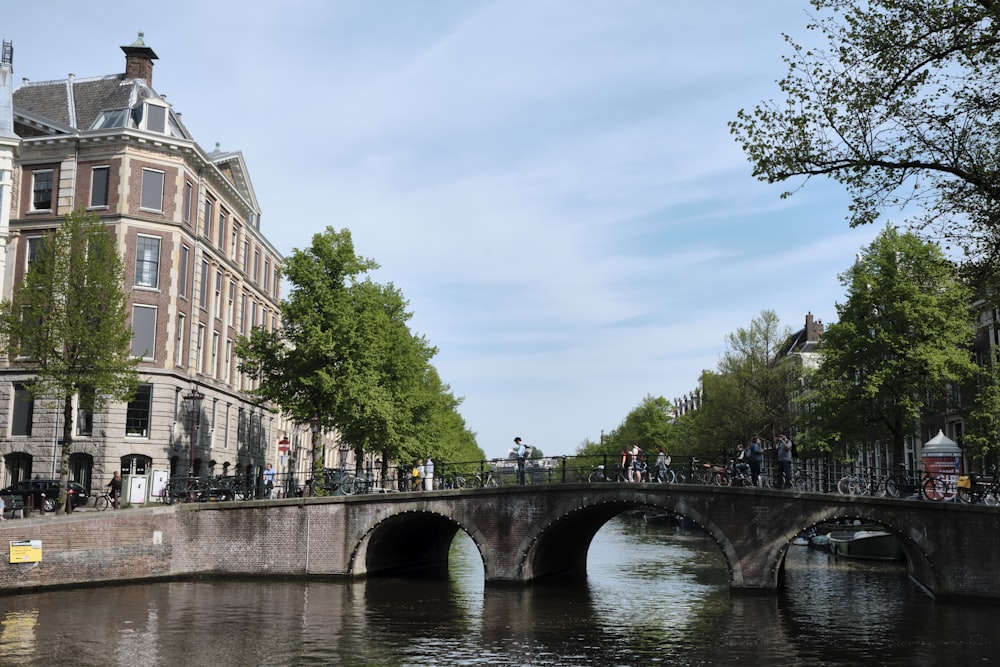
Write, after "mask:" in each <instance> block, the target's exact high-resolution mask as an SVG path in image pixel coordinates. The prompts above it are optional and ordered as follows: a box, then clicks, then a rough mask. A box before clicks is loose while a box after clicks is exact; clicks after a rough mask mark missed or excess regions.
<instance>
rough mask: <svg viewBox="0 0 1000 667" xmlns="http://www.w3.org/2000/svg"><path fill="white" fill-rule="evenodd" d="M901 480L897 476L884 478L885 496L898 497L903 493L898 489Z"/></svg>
mask: <svg viewBox="0 0 1000 667" xmlns="http://www.w3.org/2000/svg"><path fill="white" fill-rule="evenodd" d="M900 482H901V480H900V479H899V478H898V477H890V478H888V479H887V480H885V495H886V497H887V498H899V497H900V496H901V495H903V492H902V491H901V490H900V486H901V484H900Z"/></svg>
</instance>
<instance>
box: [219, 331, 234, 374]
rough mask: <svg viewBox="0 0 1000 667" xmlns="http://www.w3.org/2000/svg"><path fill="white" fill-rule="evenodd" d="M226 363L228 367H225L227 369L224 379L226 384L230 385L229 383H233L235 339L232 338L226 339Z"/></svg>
mask: <svg viewBox="0 0 1000 667" xmlns="http://www.w3.org/2000/svg"><path fill="white" fill-rule="evenodd" d="M224 363H225V364H226V367H225V369H224V370H223V372H222V379H223V381H224V382H227V383H229V382H232V381H233V378H232V374H233V339H232V338H227V339H226V359H225V362H224Z"/></svg>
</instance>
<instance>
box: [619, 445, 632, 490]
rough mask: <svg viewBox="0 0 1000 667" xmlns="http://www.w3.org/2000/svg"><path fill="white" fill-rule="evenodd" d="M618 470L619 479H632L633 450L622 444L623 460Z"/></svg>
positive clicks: (629, 480) (628, 480) (627, 480)
mask: <svg viewBox="0 0 1000 667" xmlns="http://www.w3.org/2000/svg"><path fill="white" fill-rule="evenodd" d="M618 471H619V473H618V479H619V480H622V479H624V480H625V481H626V482H631V481H632V452H631V450H630V449H629V448H628V447H625V446H622V460H621V461H620V462H619V463H618Z"/></svg>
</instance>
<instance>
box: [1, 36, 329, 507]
mask: <svg viewBox="0 0 1000 667" xmlns="http://www.w3.org/2000/svg"><path fill="white" fill-rule="evenodd" d="M121 49H122V51H124V53H125V72H124V73H122V74H112V75H108V76H98V77H91V78H77V77H75V76H74V75H72V74H71V75H69V77H68V78H66V79H63V80H58V81H44V82H27V81H25V82H24V83H23V85H21V86H20V87H19V88H18V89H17V90H13V89H12V82H11V76H12V49H11V48H9V44H8V43H4V46H3V60H2V62H0V203H2V206H0V243H2V244H3V249H4V251H3V252H0V268H2V269H3V271H2V273H0V276H2V284H0V288H2V295H3V297H4V298H10V296H11V294H12V290H13V289H14V287H15V286H16V285H18V284H19V283H20V282H21V281H23V279H24V275H25V272H26V270H27V267H28V265H29V264H30V262H31V261H32V258H33V254H34V252H35V249H36V248H37V247H38V245H37V244H38V243H39V241H40V240H41V239H42V238H43V237H45V236H46V235H48V234H51V233H52V232H53V230H54V229H55V228H56V227H57V226H58V225H59V224H60V223H61V222H62V220H63V219H64V218H65V216H66V215H67V214H68V213H70V212H72V211H73V210H76V209H85V210H86V211H88V212H90V213H93V214H96V215H97V216H99V217H100V219H101V220H102V221H103V222H104V223H105V224H107V225H109V226H110V227H113V228H114V232H115V234H116V236H117V238H118V242H119V249H120V252H121V254H122V256H123V258H124V261H125V268H126V276H127V277H126V285H125V287H126V290H127V291H128V292H129V294H130V296H129V310H130V323H131V326H132V330H133V342H132V351H133V354H134V355H135V356H137V357H139V358H141V364H140V366H139V370H140V373H141V382H142V384H141V385H140V387H139V392H138V394H137V395H136V397H135V398H134V400H132V401H131V402H129V403H127V404H125V403H119V404H112V405H110V407H109V409H108V410H107V411H106V412H104V413H103V414H90V413H89V412H88V411H86V410H84V409H79V410H77V411H76V413H75V418H74V420H75V423H74V425H73V429H74V434H75V436H74V441H73V445H72V449H71V454H70V462H71V471H70V477H71V478H72V479H76V480H77V481H79V482H80V483H82V484H84V486H87V487H90V488H94V487H97V486H103V485H104V484H105V483H106V482H107V480H108V479H110V477H111V475H112V473H113V472H114V471H115V470H121V472H122V473H124V474H133V473H137V474H142V473H148V472H150V470H169V471H170V473H171V474H177V475H182V476H184V475H187V472H188V467H189V466H190V465H192V461H191V460H192V458H193V472H194V474H195V475H208V474H215V475H220V474H230V475H232V474H240V475H247V476H255V475H257V474H258V472H259V471H260V469H261V468H263V466H264V465H265V463H267V462H272V463H274V464H275V467H276V468H278V469H279V471H282V472H285V471H290V472H294V471H295V469H296V467H300V468H301V470H302V472H303V473H305V471H306V470H307V469H308V467H309V456H308V455H307V449H308V447H309V440H310V438H309V435H310V434H309V429H308V425H305V427H304V428H297V427H295V426H294V425H291V424H286V423H285V422H284V421H283V420H282V418H281V417H280V415H278V414H276V413H275V412H273V411H271V410H269V409H268V407H267V406H264V405H261V404H260V403H259V402H257V401H255V400H252V398H251V397H250V396H249V395H248V394H247V393H246V390H248V389H251V388H252V387H251V384H250V381H249V380H248V378H247V377H245V376H244V375H242V374H240V373H239V372H238V370H237V366H236V358H235V355H234V350H233V345H234V340H235V337H236V336H237V335H238V334H244V335H248V334H249V333H250V330H251V328H252V327H264V328H265V329H268V330H271V329H274V328H275V327H277V326H278V324H279V321H278V318H279V309H278V306H279V300H280V296H281V275H280V273H279V264H280V262H281V256H280V255H279V253H278V252H277V250H275V248H274V246H273V245H272V244H271V242H270V241H269V240H268V239H267V237H266V236H265V235H264V233H263V231H262V229H261V211H260V208H259V206H258V203H257V198H256V195H255V193H254V190H253V187H252V185H251V181H250V175H249V172H248V170H247V166H246V164H245V162H244V160H243V155H242V154H241V153H240V152H238V151H230V152H223V151H221V150H220V149H219V147H218V145H216V147H215V149H214V150H212V151H210V152H209V151H206V150H205V149H203V148H202V146H201V145H199V144H198V143H197V142H196V141H195V139H194V137H193V136H192V135H191V133H190V132H189V131H188V129H187V128H186V127H185V125H184V123H183V122H182V120H181V115H180V114H179V113H177V112H176V111H175V110H174V108H173V107H172V106H171V104H170V103H168V102H167V100H166V99H165V98H164V97H163V96H161V95H159V94H158V93H157V92H156V91H155V89H154V88H153V62H154V61H155V60H157V56H156V54H155V53H154V52H153V50H152V49H151V48H150V47H148V46H146V44H145V43H144V42H143V36H142V33H140V34H139V38H138V39H137V40H136V41H135V42H134V43H132V44H129V45H127V46H122V47H121ZM193 74H197V73H193ZM228 112H229V111H227V113H228ZM30 380H31V374H30V373H29V372H27V371H26V370H25V369H24V368H23V367H21V366H19V365H18V363H17V360H12V361H9V362H6V363H5V364H4V365H2V366H0V406H2V409H0V455H2V457H3V462H4V466H5V467H4V472H3V482H4V483H11V482H14V481H17V480H19V479H23V478H25V477H28V476H33V475H41V476H43V477H46V476H48V475H50V474H52V473H53V472H54V471H55V470H56V464H55V459H54V455H55V454H56V451H57V444H58V439H59V438H60V436H61V433H62V423H61V410H57V409H55V404H54V403H53V402H52V401H45V400H42V399H37V400H35V401H33V402H32V401H29V400H28V399H27V394H26V392H25V391H24V388H25V386H26V383H28V382H30ZM193 389H197V390H198V392H200V393H201V394H203V395H204V398H203V399H202V400H200V401H196V402H194V403H195V404H197V405H198V407H197V411H196V412H194V413H192V412H189V411H188V409H187V404H188V403H191V401H187V402H186V401H185V400H184V397H185V396H188V395H190V394H191V392H192V390H193ZM279 440H288V441H289V449H288V453H287V454H283V456H284V458H281V456H282V455H280V454H279V452H278V450H277V443H278V441H279ZM192 441H193V442H194V447H193V449H192ZM282 463H283V465H282Z"/></svg>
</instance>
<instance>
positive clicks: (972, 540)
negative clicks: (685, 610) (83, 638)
mask: <svg viewBox="0 0 1000 667" xmlns="http://www.w3.org/2000/svg"><path fill="white" fill-rule="evenodd" d="M636 508H656V509H660V510H664V511H667V512H674V513H676V514H680V515H682V516H684V517H687V518H688V519H690V520H692V521H694V522H695V523H697V524H698V525H700V526H701V527H702V528H704V529H705V531H707V532H708V534H709V535H711V536H712V538H713V539H714V540H715V542H716V543H717V544H718V547H719V550H720V551H721V553H722V555H723V556H724V557H725V561H726V564H727V567H728V570H729V578H730V585H731V588H732V589H733V590H734V591H750V592H773V591H776V590H777V589H778V588H780V586H781V584H782V579H783V570H784V560H785V554H786V552H787V550H788V548H789V545H790V544H791V542H792V540H793V539H794V538H795V537H796V535H798V534H799V533H800V532H801V531H802V530H805V529H808V528H810V527H813V526H816V525H818V524H821V523H825V522H829V521H833V520H837V519H860V520H862V521H864V522H866V523H878V524H881V525H882V526H885V529H886V530H888V531H890V532H892V533H893V534H895V535H896V536H897V537H898V538H899V540H900V541H901V542H902V544H903V549H904V551H905V553H906V559H907V564H908V569H909V574H910V577H911V578H912V579H913V580H914V581H915V582H917V583H918V584H919V585H921V586H922V587H923V588H924V589H926V591H927V592H928V593H930V594H931V595H934V596H941V597H980V598H1000V538H998V537H997V534H998V531H997V527H998V524H1000V508H994V507H986V506H978V505H973V506H970V505H963V504H959V503H936V502H929V501H914V500H894V499H888V498H868V497H854V496H839V495H828V494H814V493H797V492H794V493H793V492H788V491H768V490H760V489H748V488H720V487H710V486H702V485H660V484H553V485H539V486H505V487H499V488H495V489H472V490H447V491H433V492H409V493H384V494H368V495H361V496H349V497H336V498H298V499H286V500H274V501H252V502H229V503H195V504H190V505H175V506H168V507H157V508H151V509H129V510H121V511H118V512H113V511H109V512H102V513H99V512H86V513H83V512H77V513H74V514H71V515H68V516H60V517H56V518H33V519H28V520H19V521H8V522H5V523H4V524H3V525H2V526H0V533H3V534H4V535H6V537H7V539H8V540H11V541H14V540H31V539H34V540H40V541H41V543H42V552H43V557H42V561H41V562H40V563H10V564H5V566H4V567H0V586H2V587H3V588H6V589H8V590H10V589H30V588H45V587H50V586H74V585H80V584H94V583H102V582H111V581H121V580H156V579H171V578H181V577H193V576H194V577H196V576H266V577H271V578H274V577H313V576H335V577H340V576H346V577H358V576H377V575H394V576H430V575H432V574H440V573H442V572H444V571H446V570H447V566H448V552H449V548H450V545H451V542H452V540H453V538H454V537H455V535H456V533H457V532H458V531H463V532H465V533H466V534H468V536H469V537H470V538H471V539H472V541H473V542H474V543H475V545H476V548H477V549H478V551H479V554H480V556H481V557H482V562H483V569H484V573H485V578H486V581H487V583H490V584H526V583H530V582H532V581H535V580H538V579H542V578H546V577H555V576H568V575H581V574H583V573H585V572H586V565H587V551H588V547H589V545H590V542H591V540H592V539H593V537H594V535H595V534H596V533H597V531H598V530H600V528H601V527H602V526H603V525H604V524H605V523H606V522H607V521H608V520H610V519H611V518H613V517H614V516H616V515H618V514H621V513H622V512H625V511H627V510H630V509H636Z"/></svg>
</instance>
